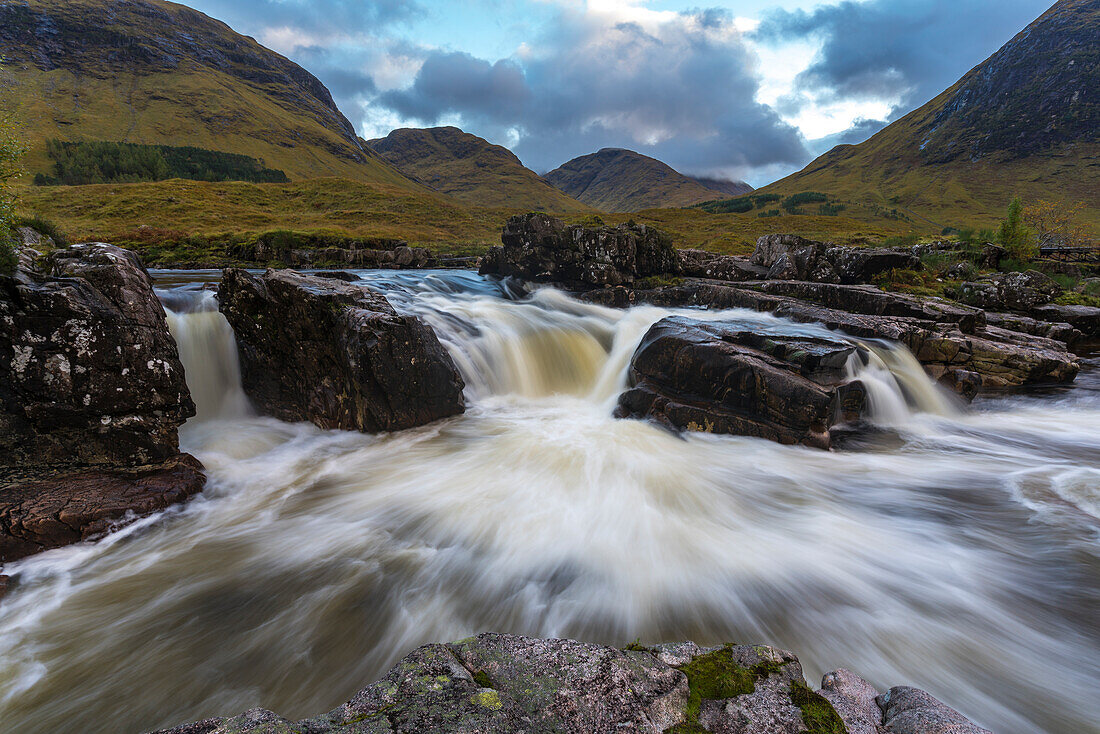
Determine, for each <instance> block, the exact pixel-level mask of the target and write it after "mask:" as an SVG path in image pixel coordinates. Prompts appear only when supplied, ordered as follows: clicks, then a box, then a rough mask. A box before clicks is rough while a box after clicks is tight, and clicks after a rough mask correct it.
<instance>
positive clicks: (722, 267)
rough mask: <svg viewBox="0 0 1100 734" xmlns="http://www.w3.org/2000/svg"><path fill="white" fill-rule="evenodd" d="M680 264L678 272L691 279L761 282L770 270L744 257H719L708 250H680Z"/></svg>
mask: <svg viewBox="0 0 1100 734" xmlns="http://www.w3.org/2000/svg"><path fill="white" fill-rule="evenodd" d="M678 255H679V258H680V264H679V267H678V268H677V270H676V272H677V273H679V274H680V275H684V276H687V277H690V278H710V279H712V280H725V281H743V280H761V279H763V278H764V277H765V276H767V274H768V268H765V267H763V266H761V265H755V264H753V263H751V262H749V261H748V260H747V259H745V258H743V257H734V256H733V255H718V254H716V253H713V252H707V251H706V250H679V251H678Z"/></svg>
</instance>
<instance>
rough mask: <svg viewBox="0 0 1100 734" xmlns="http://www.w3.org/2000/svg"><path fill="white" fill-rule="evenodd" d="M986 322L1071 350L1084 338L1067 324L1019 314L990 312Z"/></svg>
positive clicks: (1055, 314)
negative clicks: (1052, 341)
mask: <svg viewBox="0 0 1100 734" xmlns="http://www.w3.org/2000/svg"><path fill="white" fill-rule="evenodd" d="M1044 308H1053V309H1058V308H1062V307H1061V306H1051V307H1044ZM1097 313H1098V315H1100V309H1097ZM1048 314H1049V315H1050V316H1052V317H1057V313H1054V312H1048ZM985 320H986V323H987V324H989V325H990V326H998V327H1000V328H1002V329H1007V330H1009V331H1017V332H1020V333H1023V334H1031V335H1032V336H1040V337H1043V338H1045V339H1052V340H1054V341H1058V342H1062V343H1063V344H1065V345H1066V346H1068V347H1069V348H1070V349H1072V348H1073V347H1074V346H1076V345H1077V343H1078V342H1080V341H1081V339H1082V338H1083V337H1084V334H1082V333H1081V331H1080V330H1078V329H1077V328H1076V327H1074V326H1073V325H1071V324H1069V323H1066V322H1055V321H1040V320H1039V319H1033V318H1030V317H1028V316H1020V315H1019V314H1011V313H995V312H989V311H987V312H986V314H985Z"/></svg>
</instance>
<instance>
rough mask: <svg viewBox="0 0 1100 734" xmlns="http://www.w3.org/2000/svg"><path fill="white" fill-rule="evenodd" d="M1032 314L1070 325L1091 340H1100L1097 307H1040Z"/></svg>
mask: <svg viewBox="0 0 1100 734" xmlns="http://www.w3.org/2000/svg"><path fill="white" fill-rule="evenodd" d="M1031 314H1032V315H1033V316H1035V317H1036V318H1040V319H1043V320H1045V321H1053V322H1065V323H1067V324H1070V325H1071V326H1073V328H1075V329H1077V330H1079V331H1080V332H1081V333H1082V334H1084V335H1085V336H1086V337H1088V338H1090V339H1096V338H1100V308H1097V307H1095V306H1057V305H1048V306H1039V307H1038V308H1035V309H1032V311H1031Z"/></svg>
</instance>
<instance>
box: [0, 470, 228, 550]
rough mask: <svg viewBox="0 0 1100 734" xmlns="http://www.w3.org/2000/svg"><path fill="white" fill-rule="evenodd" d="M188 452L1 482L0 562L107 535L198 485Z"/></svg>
mask: <svg viewBox="0 0 1100 734" xmlns="http://www.w3.org/2000/svg"><path fill="white" fill-rule="evenodd" d="M205 481H206V478H205V477H204V476H203V467H202V464H200V463H199V462H198V460H197V459H195V457H193V456H190V455H188V454H177V455H176V456H174V457H172V458H170V459H167V460H165V461H162V462H159V463H157V464H153V465H149V466H140V467H121V468H117V469H112V470H109V471H103V470H87V471H79V472H73V473H68V474H59V475H54V476H49V477H43V478H39V479H32V480H29V481H23V482H18V483H12V484H11V485H8V486H6V487H5V486H3V484H2V483H0V562H8V561H14V560H17V559H19V558H23V557H24V556H29V555H32V554H34V553H38V552H40V551H44V550H49V549H51V548H59V547H61V546H64V545H69V544H71V543H78V542H80V541H82V540H91V539H95V538H98V537H101V536H103V535H106V534H107V533H108V532H110V531H111V530H113V529H115V528H118V527H122V526H124V525H126V524H128V523H129V522H130V521H131V520H132V519H134V518H137V517H144V516H145V515H151V514H152V513H154V512H158V511H160V510H163V509H165V508H167V507H169V506H171V505H174V504H177V503H179V502H183V501H185V500H186V499H187V498H188V497H191V496H192V495H194V494H198V493H199V492H201V491H202V488H203V484H204V483H205Z"/></svg>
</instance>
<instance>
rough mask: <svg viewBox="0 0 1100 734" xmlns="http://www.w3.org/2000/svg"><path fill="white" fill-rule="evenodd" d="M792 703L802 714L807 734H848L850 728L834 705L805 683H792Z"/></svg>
mask: <svg viewBox="0 0 1100 734" xmlns="http://www.w3.org/2000/svg"><path fill="white" fill-rule="evenodd" d="M790 692H791V703H793V704H794V705H795V706H797V707H798V709H799V710H800V711H801V712H802V723H803V724H805V725H806V730H807V734H848V728H847V727H846V726H844V721H843V720H842V719H841V718H840V716H839V715H838V714H837V712H836V709H834V708H833V705H832V704H831V703H829V702H828V700H826V699H825V698H824V697H823V696H820V695H819V694H817V693H814V691H813V690H812V689H811V688H810V687H809V686H807V685H806V684H805V683H801V682H799V681H794V682H792V683H791V689H790Z"/></svg>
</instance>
